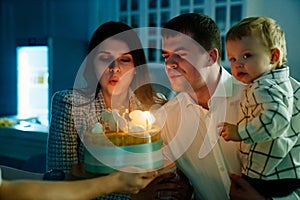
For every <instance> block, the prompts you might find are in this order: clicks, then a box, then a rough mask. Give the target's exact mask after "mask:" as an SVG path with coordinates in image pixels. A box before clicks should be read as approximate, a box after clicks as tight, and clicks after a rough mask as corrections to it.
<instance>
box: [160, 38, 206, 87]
mask: <svg viewBox="0 0 300 200" xmlns="http://www.w3.org/2000/svg"><path fill="white" fill-rule="evenodd" d="M162 56H163V57H164V59H165V68H166V72H167V75H168V78H169V80H170V83H171V85H172V88H173V90H174V91H176V92H196V91H197V90H199V89H201V88H202V87H203V86H205V81H204V80H203V78H202V76H201V75H200V72H201V69H203V68H204V67H205V66H207V62H208V60H209V57H208V56H207V52H206V51H205V50H204V49H203V48H202V47H201V46H200V45H199V44H198V43H197V42H196V41H194V40H193V39H192V38H191V37H189V36H187V35H184V34H176V35H175V36H170V37H164V38H163V40H162ZM202 75H203V74H202Z"/></svg>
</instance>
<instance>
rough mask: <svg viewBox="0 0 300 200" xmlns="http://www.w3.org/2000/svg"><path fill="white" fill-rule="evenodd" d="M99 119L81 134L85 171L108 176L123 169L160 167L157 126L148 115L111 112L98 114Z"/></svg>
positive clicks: (158, 129)
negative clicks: (99, 120)
mask: <svg viewBox="0 0 300 200" xmlns="http://www.w3.org/2000/svg"><path fill="white" fill-rule="evenodd" d="M101 119H102V121H101V123H99V122H96V123H95V124H94V125H93V126H92V128H91V129H89V130H87V131H85V133H84V146H85V150H84V164H85V170H86V171H87V172H90V173H97V174H109V173H111V172H112V171H114V170H116V169H119V168H122V167H125V166H137V167H141V168H158V167H161V166H162V152H161V147H162V140H161V137H160V127H158V126H156V125H153V123H154V121H155V118H154V117H153V115H151V113H150V112H147V111H145V112H143V111H140V110H135V111H133V112H131V113H128V111H126V112H125V113H123V114H122V116H121V115H120V114H119V112H118V111H117V110H112V111H105V112H103V113H101Z"/></svg>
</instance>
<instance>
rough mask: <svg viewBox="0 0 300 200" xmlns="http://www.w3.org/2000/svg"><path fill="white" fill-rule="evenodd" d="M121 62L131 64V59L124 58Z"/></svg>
mask: <svg viewBox="0 0 300 200" xmlns="http://www.w3.org/2000/svg"><path fill="white" fill-rule="evenodd" d="M121 62H131V59H130V58H123V59H121Z"/></svg>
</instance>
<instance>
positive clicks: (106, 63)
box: [94, 38, 134, 95]
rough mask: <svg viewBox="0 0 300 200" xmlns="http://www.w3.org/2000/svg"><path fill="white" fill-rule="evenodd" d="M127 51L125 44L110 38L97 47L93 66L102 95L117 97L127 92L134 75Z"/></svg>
mask: <svg viewBox="0 0 300 200" xmlns="http://www.w3.org/2000/svg"><path fill="white" fill-rule="evenodd" d="M129 51H130V49H129V47H128V45H127V44H126V43H125V42H123V41H121V40H116V39H110V38H109V39H106V40H104V41H103V42H102V43H101V44H100V45H99V46H98V47H97V49H96V55H95V58H94V66H95V69H96V73H97V77H98V79H99V77H101V78H100V85H101V88H102V91H103V93H108V94H109V95H112V93H113V92H114V95H118V94H121V93H123V92H127V90H128V88H129V85H130V83H131V81H132V78H133V75H134V62H133V58H132V55H131V54H128V52H129ZM117 85H118V87H117V89H115V86H117ZM114 89H115V91H114Z"/></svg>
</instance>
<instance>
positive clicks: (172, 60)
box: [165, 55, 178, 69]
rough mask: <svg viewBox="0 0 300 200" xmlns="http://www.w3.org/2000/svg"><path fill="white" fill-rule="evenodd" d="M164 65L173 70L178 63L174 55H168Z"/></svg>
mask: <svg viewBox="0 0 300 200" xmlns="http://www.w3.org/2000/svg"><path fill="white" fill-rule="evenodd" d="M165 65H166V67H167V68H172V69H175V68H177V67H178V62H177V59H176V55H170V56H169V57H168V58H167V59H166V60H165Z"/></svg>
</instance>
